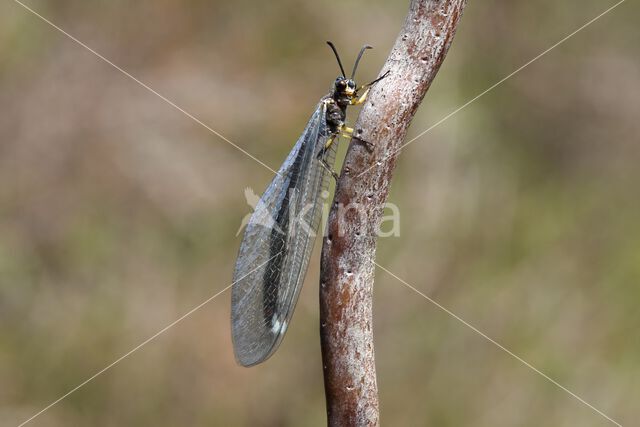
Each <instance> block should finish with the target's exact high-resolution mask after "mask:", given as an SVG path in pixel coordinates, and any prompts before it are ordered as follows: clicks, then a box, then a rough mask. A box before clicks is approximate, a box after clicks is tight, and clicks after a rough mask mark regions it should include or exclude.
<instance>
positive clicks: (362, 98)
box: [350, 70, 390, 105]
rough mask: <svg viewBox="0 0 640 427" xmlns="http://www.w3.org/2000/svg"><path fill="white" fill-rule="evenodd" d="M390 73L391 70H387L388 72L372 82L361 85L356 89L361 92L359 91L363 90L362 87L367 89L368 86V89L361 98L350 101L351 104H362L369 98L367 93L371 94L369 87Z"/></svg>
mask: <svg viewBox="0 0 640 427" xmlns="http://www.w3.org/2000/svg"><path fill="white" fill-rule="evenodd" d="M389 73H390V71H389V70H387V72H386V73H384V74H383V75H381V76H380V77H378V78H377V79H375V80H374V81H372V82H370V83H367V84H366V85H362V86H360V87H359V88H358V89H357V90H356V92H359V91H361V90H362V89H365V88H366V89H367V90H366V91H365V92H364V93H363V94H362V96H361V97H360V98H358V99H355V100H352V101H351V102H350V104H351V105H360V104H362V103H363V102H364V101H365V99H367V95H368V94H369V89H370V88H371V86H373V85H374V84H376V83H378V82H379V81H380V80H382V79H384V78H385V77H387V76H388V75H389Z"/></svg>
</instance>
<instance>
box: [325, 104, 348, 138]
mask: <svg viewBox="0 0 640 427" xmlns="http://www.w3.org/2000/svg"><path fill="white" fill-rule="evenodd" d="M324 102H325V105H326V106H327V125H329V129H330V130H331V132H332V133H338V132H339V131H340V129H342V126H344V121H345V119H346V117H347V106H346V105H343V106H341V105H340V104H338V102H336V100H335V99H333V98H332V97H331V96H327V97H326V98H325V99H324Z"/></svg>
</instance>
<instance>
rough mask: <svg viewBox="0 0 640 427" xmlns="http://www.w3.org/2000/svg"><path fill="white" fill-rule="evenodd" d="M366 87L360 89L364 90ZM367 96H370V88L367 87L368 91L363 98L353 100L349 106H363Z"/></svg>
mask: <svg viewBox="0 0 640 427" xmlns="http://www.w3.org/2000/svg"><path fill="white" fill-rule="evenodd" d="M365 87H366V86H362V87H361V88H360V89H364V88H365ZM367 95H369V88H368V87H367V90H365V91H364V93H363V94H362V96H361V97H360V98H358V99H352V100H351V101H350V102H349V104H351V105H360V104H362V103H363V102H364V101H365V99H367Z"/></svg>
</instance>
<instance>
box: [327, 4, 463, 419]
mask: <svg viewBox="0 0 640 427" xmlns="http://www.w3.org/2000/svg"><path fill="white" fill-rule="evenodd" d="M465 5H466V0H413V1H411V4H410V8H409V13H408V15H407V17H406V20H405V22H404V25H403V28H402V30H401V32H400V34H399V36H398V38H397V40H396V42H395V45H394V47H393V49H392V50H391V53H390V54H389V57H388V58H387V61H386V63H385V65H384V66H383V68H382V71H381V73H382V72H386V71H387V70H388V71H389V75H388V76H387V77H386V78H385V79H383V80H382V81H380V82H379V83H377V84H376V85H375V86H374V87H373V88H372V90H371V93H370V94H369V97H368V100H367V102H366V103H365V104H364V106H363V108H362V110H361V112H360V116H359V117H358V120H357V122H356V124H355V126H354V129H355V131H354V137H353V139H352V141H351V144H350V146H349V149H348V152H347V156H346V159H345V162H344V165H343V168H342V173H341V175H340V179H339V180H338V184H337V189H336V195H335V199H334V203H333V206H332V208H331V213H330V216H329V222H328V233H327V236H326V237H325V239H324V242H323V247H322V261H321V273H320V322H321V324H320V336H321V343H322V360H323V370H324V382H325V394H326V399H327V421H328V425H330V426H376V425H378V424H379V405H378V390H377V385H376V371H375V360H374V349H373V332H372V293H373V280H374V270H375V268H374V267H375V266H374V258H375V251H376V240H377V239H376V234H377V229H378V227H379V224H380V220H381V215H382V210H383V206H384V203H385V202H386V200H387V195H388V192H389V186H390V183H391V177H392V173H393V170H394V168H395V166H396V159H397V155H398V150H399V149H400V147H401V145H402V142H403V141H404V139H405V136H406V134H407V129H408V127H409V124H410V123H411V120H412V118H413V116H414V114H415V112H416V109H417V108H418V106H419V105H420V102H421V101H422V99H423V98H424V95H425V94H426V92H427V90H428V89H429V86H430V85H431V82H432V81H433V79H434V78H435V75H436V73H437V72H438V69H439V68H440V65H441V64H442V61H443V60H444V58H445V55H446V53H447V51H448V49H449V46H450V45H451V41H452V39H453V36H454V34H455V31H456V27H457V25H458V21H459V19H460V16H461V14H462V11H463V9H464V7H465ZM372 166H373V167H372ZM352 207H354V208H353V209H352ZM355 207H357V209H356V208H355ZM360 212H366V213H367V216H366V217H364V216H362V215H360Z"/></svg>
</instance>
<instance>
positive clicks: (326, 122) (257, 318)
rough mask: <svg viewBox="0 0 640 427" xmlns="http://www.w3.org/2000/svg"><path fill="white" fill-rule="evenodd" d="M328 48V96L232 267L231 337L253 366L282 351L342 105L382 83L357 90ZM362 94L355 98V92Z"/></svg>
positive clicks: (268, 193)
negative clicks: (332, 74) (332, 72)
mask: <svg viewBox="0 0 640 427" xmlns="http://www.w3.org/2000/svg"><path fill="white" fill-rule="evenodd" d="M327 44H328V45H329V46H330V47H331V49H332V50H333V53H334V55H335V57H336V60H337V61H338V65H339V66H340V71H341V72H342V74H341V75H340V76H338V78H336V80H335V82H334V83H333V87H332V89H331V91H330V92H329V93H328V94H327V95H325V96H324V97H322V98H321V99H320V102H319V103H318V105H317V106H316V109H315V111H314V112H313V114H312V115H311V118H310V119H309V122H308V123H307V126H306V127H305V129H304V131H303V132H302V135H301V136H300V138H299V139H298V141H297V142H296V144H295V145H294V147H293V149H292V150H291V152H290V153H289V155H288V156H287V158H286V160H285V161H284V163H283V164H282V166H281V167H280V169H279V170H278V172H277V174H276V176H275V177H274V178H273V180H272V181H271V183H270V184H269V186H268V187H267V189H266V190H265V192H264V193H263V194H262V196H261V198H260V202H259V203H258V204H257V205H256V209H255V211H254V212H253V214H252V216H251V218H250V219H249V222H248V223H247V226H246V229H245V233H244V237H243V239H242V243H241V245H240V252H239V254H238V259H237V261H236V266H235V271H234V275H233V283H234V285H233V288H232V295H231V335H232V339H233V348H234V352H235V356H236V360H237V361H238V363H239V364H241V365H243V366H252V365H255V364H258V363H260V362H263V361H264V360H266V359H267V358H269V357H270V356H271V355H272V354H273V353H274V352H275V351H276V349H277V348H278V346H279V345H280V343H281V341H282V339H283V337H284V334H285V332H286V330H287V325H288V324H289V321H290V320H291V316H292V315H293V310H294V308H295V305H296V302H297V300H298V295H299V293H300V289H301V287H302V283H303V281H304V276H305V273H306V270H307V266H308V264H309V258H310V256H311V250H312V248H313V243H314V241H315V236H316V233H317V230H318V228H319V225H320V217H321V195H322V193H323V191H326V189H327V188H328V186H329V179H330V178H329V175H332V176H333V177H334V178H336V179H337V178H338V175H337V174H336V172H335V171H334V170H333V169H332V167H333V164H334V162H335V150H336V147H337V143H336V140H337V138H338V136H340V135H344V136H347V137H350V136H351V135H352V133H353V129H351V128H348V127H347V126H346V125H345V117H346V110H347V107H348V106H350V105H358V104H361V103H363V102H364V100H365V98H366V96H367V94H368V92H369V89H370V87H371V86H372V85H373V84H375V83H376V82H378V81H380V80H381V79H383V78H384V77H386V75H387V73H385V74H383V75H382V76H381V77H379V78H378V79H376V80H374V81H372V82H371V83H368V84H366V85H363V86H360V87H357V86H356V83H355V81H354V80H353V77H354V75H355V72H356V70H357V68H358V64H359V62H360V59H361V58H362V55H363V53H364V52H365V50H367V49H371V46H368V45H365V46H363V47H362V49H361V50H360V52H359V53H358V56H357V58H356V61H355V63H354V66H353V71H352V73H351V76H350V77H347V75H346V73H345V72H344V67H343V66H342V62H341V61H340V56H339V55H338V51H337V50H336V48H335V46H334V45H333V43H331V42H327ZM363 90H364V93H362V94H361V95H360V92H361V91H363Z"/></svg>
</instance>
